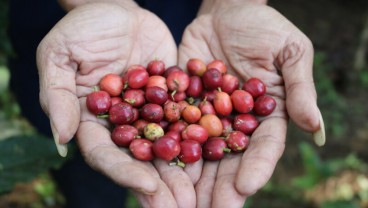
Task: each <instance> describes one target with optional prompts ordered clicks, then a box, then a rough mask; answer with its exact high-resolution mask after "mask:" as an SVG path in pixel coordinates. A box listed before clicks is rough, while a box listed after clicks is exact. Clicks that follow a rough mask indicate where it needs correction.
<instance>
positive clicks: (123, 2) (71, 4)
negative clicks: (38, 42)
mask: <svg viewBox="0 0 368 208" xmlns="http://www.w3.org/2000/svg"><path fill="white" fill-rule="evenodd" d="M97 2H101V3H113V4H116V5H119V6H123V7H125V8H133V7H137V6H138V5H137V4H136V3H135V1H133V0H58V3H59V4H60V6H61V7H62V8H63V9H64V10H65V11H67V12H69V11H70V10H72V9H74V8H76V7H78V6H81V5H84V4H88V3H97Z"/></svg>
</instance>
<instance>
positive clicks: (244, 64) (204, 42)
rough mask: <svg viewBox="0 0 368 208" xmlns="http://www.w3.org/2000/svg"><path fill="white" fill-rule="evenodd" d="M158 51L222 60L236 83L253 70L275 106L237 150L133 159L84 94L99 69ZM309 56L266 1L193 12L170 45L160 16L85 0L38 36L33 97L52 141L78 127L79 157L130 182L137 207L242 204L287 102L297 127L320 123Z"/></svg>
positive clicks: (265, 176)
mask: <svg viewBox="0 0 368 208" xmlns="http://www.w3.org/2000/svg"><path fill="white" fill-rule="evenodd" d="M156 57H159V58H160V59H162V60H163V61H164V62H165V63H166V65H168V66H170V65H174V64H177V63H179V65H181V66H185V63H186V61H187V60H188V59H189V58H192V57H197V58H201V59H203V60H204V61H206V62H208V61H211V60H213V59H221V60H224V61H225V62H226V63H227V65H228V66H230V68H231V69H229V72H230V73H233V74H236V75H238V76H239V77H240V78H241V79H242V80H243V81H244V80H246V79H248V78H250V77H253V76H255V77H258V78H261V79H262V80H263V81H264V82H265V83H266V85H267V87H268V91H267V93H268V94H269V95H272V96H274V97H275V99H276V100H277V103H278V106H277V108H276V111H275V112H274V113H273V114H271V115H270V116H268V117H267V118H265V119H264V120H263V122H262V123H261V125H260V127H259V128H258V129H257V130H256V132H255V133H254V134H253V135H252V138H251V144H250V146H249V148H248V150H247V151H246V152H245V153H244V154H243V155H241V154H237V155H229V156H228V157H226V158H225V159H223V160H222V161H220V162H203V161H199V162H197V163H195V164H188V165H187V166H186V167H185V168H184V170H183V169H181V168H179V167H172V166H168V165H167V163H166V162H164V161H161V160H155V161H154V162H153V163H149V162H141V161H137V160H134V159H133V158H131V157H130V156H129V154H127V153H126V152H124V151H121V149H119V148H118V147H116V146H115V145H114V144H113V142H112V141H111V139H110V132H109V130H108V128H107V125H108V124H107V122H106V121H104V120H102V119H97V118H96V117H95V116H93V115H92V114H90V113H89V112H88V111H87V109H86V107H85V96H86V95H87V94H88V93H90V92H91V91H92V87H93V86H95V85H97V84H98V81H99V80H100V79H101V78H102V77H103V76H104V75H105V74H107V73H117V74H121V73H123V72H124V69H126V68H127V67H128V66H130V65H132V64H137V63H139V64H143V65H146V64H147V63H148V62H149V61H150V60H152V59H154V58H156ZM177 57H179V58H178V60H177ZM312 59H313V48H312V46H311V43H310V42H309V40H308V39H307V38H306V37H305V36H304V35H303V34H302V33H301V32H300V31H299V30H297V29H296V28H295V27H294V26H293V25H292V24H291V23H290V22H288V21H287V20H286V19H285V18H284V17H283V16H282V15H280V14H279V13H277V12H276V11H274V10H273V9H271V8H269V7H267V6H257V5H247V4H244V5H237V6H235V7H228V8H223V9H220V10H217V11H216V13H207V14H203V15H200V16H199V17H198V18H197V19H196V20H195V21H194V22H193V23H192V24H191V25H189V26H188V28H187V30H186V32H185V34H184V36H183V42H182V43H181V45H180V47H179V50H177V48H176V46H175V43H174V41H173V39H172V37H171V34H170V33H169V31H168V30H167V28H166V26H165V25H164V23H163V22H162V21H161V20H159V19H158V18H157V17H156V16H154V15H153V14H151V13H149V12H147V11H145V10H142V9H140V8H138V7H137V6H136V5H134V4H132V5H126V6H116V5H112V4H89V5H85V6H81V7H78V8H76V9H74V10H72V11H71V12H70V13H68V15H67V16H66V17H65V18H63V19H62V20H61V21H60V22H59V23H58V24H57V25H56V26H55V27H54V28H53V29H52V30H51V31H50V33H49V34H48V35H47V36H46V37H45V38H44V40H43V41H42V42H41V44H40V46H39V48H38V53H37V63H38V68H39V73H40V87H41V91H40V102H41V105H42V107H43V109H44V111H45V112H46V113H47V114H48V116H49V118H50V122H51V127H52V129H53V133H54V137H55V139H56V142H57V143H60V144H65V143H67V142H69V141H70V140H71V139H72V138H73V136H74V135H76V138H77V142H78V145H79V148H80V150H81V152H82V154H83V156H84V158H85V160H86V161H87V163H88V164H89V165H90V166H91V167H93V168H94V169H96V170H97V171H100V172H102V173H103V174H105V175H107V176H108V177H109V178H111V179H112V180H113V181H115V182H116V183H117V184H120V185H121V186H125V187H129V188H132V189H133V190H135V193H136V196H137V198H138V200H139V202H140V203H141V204H142V206H143V207H196V206H197V207H211V206H212V207H242V205H243V204H244V201H245V200H246V198H247V197H248V196H250V195H251V194H254V193H255V192H256V191H257V190H258V189H259V188H261V187H262V186H263V185H264V184H265V183H266V182H267V181H268V180H269V178H270V176H271V175H272V172H273V170H274V168H275V165H276V163H277V161H278V159H279V158H280V157H281V155H282V152H283V150H284V146H285V137H286V127H287V119H288V116H287V113H286V107H287V109H288V113H289V115H290V116H291V118H292V119H293V120H294V121H295V122H296V123H297V124H298V125H299V126H301V127H302V128H303V129H304V130H306V131H310V132H313V131H316V130H317V129H318V128H319V122H318V116H319V111H318V108H317V107H316V103H315V101H316V94H315V91H314V85H313V79H312ZM281 74H282V75H281ZM300 93H303V96H302V97H301V96H300ZM122 173H124V174H122Z"/></svg>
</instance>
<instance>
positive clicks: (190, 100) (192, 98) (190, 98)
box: [187, 97, 195, 105]
mask: <svg viewBox="0 0 368 208" xmlns="http://www.w3.org/2000/svg"><path fill="white" fill-rule="evenodd" d="M187 101H188V103H189V104H190V105H193V103H194V102H195V99H194V97H189V98H187Z"/></svg>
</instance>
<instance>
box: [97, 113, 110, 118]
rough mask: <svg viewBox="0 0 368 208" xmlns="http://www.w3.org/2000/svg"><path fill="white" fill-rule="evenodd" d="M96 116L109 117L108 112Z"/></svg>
mask: <svg viewBox="0 0 368 208" xmlns="http://www.w3.org/2000/svg"><path fill="white" fill-rule="evenodd" d="M97 118H109V114H101V115H97Z"/></svg>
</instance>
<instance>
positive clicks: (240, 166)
mask: <svg viewBox="0 0 368 208" xmlns="http://www.w3.org/2000/svg"><path fill="white" fill-rule="evenodd" d="M191 57H197V58H200V59H202V60H205V62H207V63H208V62H209V61H211V60H213V59H221V60H223V61H225V62H226V64H227V66H230V67H229V69H228V72H229V73H232V74H236V75H237V76H238V77H239V78H240V79H242V81H245V80H247V79H249V78H250V77H258V78H260V79H261V80H263V81H264V82H265V84H266V85H267V94H268V95H271V96H273V97H274V98H275V99H276V101H277V108H276V109H275V111H274V112H273V113H272V114H271V115H269V116H267V117H266V118H264V119H263V120H262V122H261V124H260V126H259V127H258V128H257V130H256V131H255V132H254V133H253V135H252V137H251V142H250V146H249V148H248V149H247V150H246V151H245V152H244V154H243V155H242V154H237V155H228V157H226V158H225V159H223V160H221V161H220V162H204V163H203V166H200V165H196V166H195V167H187V168H186V171H187V172H188V174H189V175H190V177H191V179H192V181H193V182H194V184H195V189H196V194H197V207H242V206H243V204H244V202H245V200H246V198H247V197H248V196H250V195H252V194H254V193H255V192H256V191H257V190H258V189H260V188H261V187H262V186H264V185H265V184H266V182H267V181H268V180H269V178H270V177H271V175H272V173H273V171H274V168H275V166H276V163H277V161H278V160H279V158H280V157H281V155H282V153H283V150H284V148H285V138H286V129H287V121H288V115H287V112H286V107H287V109H288V113H289V116H290V117H291V118H292V119H293V120H294V121H295V122H296V123H297V124H298V125H299V126H300V127H301V128H302V129H304V130H306V131H309V132H315V131H317V130H318V129H319V114H320V113H319V110H318V108H317V106H316V92H315V88H314V83H313V77H312V62H313V47H312V44H311V42H310V41H309V39H308V38H307V37H306V36H305V35H304V34H302V33H301V32H300V31H299V30H298V29H297V28H296V27H295V26H294V25H292V23H290V22H289V21H288V20H287V19H286V18H285V17H283V16H282V15H281V14H279V13H278V12H277V11H275V10H274V9H272V8H270V7H268V6H265V5H256V4H238V5H234V6H230V7H227V8H220V9H217V10H215V12H208V13H204V14H202V15H201V16H199V17H198V18H197V19H196V20H195V21H194V22H193V23H192V24H191V25H189V26H188V28H187V29H186V32H185V33H184V36H183V41H182V43H181V45H180V47H179V60H178V61H179V64H180V65H181V66H185V62H186V61H187V60H188V59H189V58H191ZM300 95H303V96H300Z"/></svg>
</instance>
